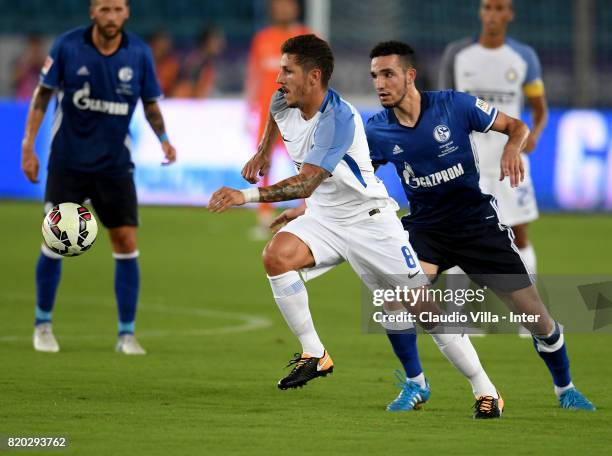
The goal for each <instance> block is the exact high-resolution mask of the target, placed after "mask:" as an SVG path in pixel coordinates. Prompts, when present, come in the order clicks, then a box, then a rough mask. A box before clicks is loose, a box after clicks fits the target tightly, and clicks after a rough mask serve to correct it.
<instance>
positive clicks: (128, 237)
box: [111, 230, 137, 253]
mask: <svg viewBox="0 0 612 456" xmlns="http://www.w3.org/2000/svg"><path fill="white" fill-rule="evenodd" d="M111 244H112V246H113V252H115V253H132V252H135V251H136V250H137V245H136V234H135V233H133V232H131V231H122V230H118V231H115V232H113V233H111Z"/></svg>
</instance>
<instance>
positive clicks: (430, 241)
mask: <svg viewBox="0 0 612 456" xmlns="http://www.w3.org/2000/svg"><path fill="white" fill-rule="evenodd" d="M406 230H407V231H408V233H409V236H410V243H411V244H412V247H413V248H414V250H415V251H416V254H417V256H418V257H419V260H421V261H425V262H427V263H431V264H434V265H437V266H438V268H439V271H438V272H439V273H441V272H443V271H445V270H447V269H449V268H452V267H453V266H459V267H460V268H461V269H463V271H464V272H465V273H466V274H467V275H468V276H470V278H471V279H472V280H473V281H474V282H476V283H477V284H479V285H480V286H485V285H486V286H487V287H490V288H493V289H495V290H498V291H504V292H510V291H516V290H522V289H523V288H526V287H528V286H530V285H531V284H532V283H533V282H532V279H531V276H530V275H529V269H528V268H527V266H526V265H525V262H524V261H523V259H522V257H521V254H520V253H519V250H518V248H517V247H516V245H515V244H514V234H513V232H512V230H511V229H510V228H509V227H508V226H506V225H502V224H498V223H483V224H481V225H478V226H470V227H469V228H463V229H461V225H458V226H457V227H452V228H449V229H445V230H431V229H429V228H425V227H416V226H414V225H408V226H407V227H406Z"/></svg>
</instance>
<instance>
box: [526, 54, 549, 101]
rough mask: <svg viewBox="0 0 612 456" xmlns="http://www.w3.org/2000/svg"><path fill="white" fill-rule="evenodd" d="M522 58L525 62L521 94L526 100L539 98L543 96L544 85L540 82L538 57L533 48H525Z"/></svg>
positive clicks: (540, 68)
mask: <svg viewBox="0 0 612 456" xmlns="http://www.w3.org/2000/svg"><path fill="white" fill-rule="evenodd" d="M522 56H523V58H524V59H525V61H526V62H527V74H526V75H525V82H524V83H523V93H524V94H525V96H526V97H528V98H530V97H541V96H543V95H544V83H543V82H542V67H541V65H540V60H539V59H538V55H537V54H536V52H535V51H534V50H533V48H531V47H529V46H525V49H524V51H523V53H522Z"/></svg>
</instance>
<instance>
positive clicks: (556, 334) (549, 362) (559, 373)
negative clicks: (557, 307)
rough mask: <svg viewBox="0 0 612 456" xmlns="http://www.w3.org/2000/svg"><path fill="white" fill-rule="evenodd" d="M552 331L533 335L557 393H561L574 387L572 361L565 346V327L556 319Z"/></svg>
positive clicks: (535, 344)
mask: <svg viewBox="0 0 612 456" xmlns="http://www.w3.org/2000/svg"><path fill="white" fill-rule="evenodd" d="M554 323H555V327H554V329H553V330H552V332H551V333H550V334H548V335H546V336H544V337H541V336H533V345H534V347H535V349H536V350H537V352H538V355H540V358H542V359H543V360H544V363H546V367H547V368H548V371H549V372H550V375H551V376H552V378H553V383H554V386H555V393H557V395H561V394H562V393H563V392H564V391H566V390H567V389H569V388H572V387H573V384H572V378H571V375H570V370H569V366H570V362H569V358H568V356H567V350H566V348H565V340H564V337H563V327H562V326H561V325H559V323H557V322H556V321H555V322H554Z"/></svg>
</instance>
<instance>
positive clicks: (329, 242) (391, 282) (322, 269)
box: [280, 210, 429, 290]
mask: <svg viewBox="0 0 612 456" xmlns="http://www.w3.org/2000/svg"><path fill="white" fill-rule="evenodd" d="M373 212H376V213H374V214H373V215H371V216H369V217H368V218H366V219H365V220H362V221H360V222H357V223H354V224H350V225H339V224H337V223H334V222H332V221H328V220H325V219H322V218H321V217H318V218H315V217H313V216H312V215H309V214H305V215H302V216H300V217H298V218H297V219H295V220H292V221H291V222H290V223H288V224H287V225H286V226H285V227H283V228H282V229H281V230H280V232H287V233H291V234H293V235H295V236H297V237H298V238H300V239H301V240H302V241H303V242H304V243H305V244H306V245H307V246H308V247H309V248H310V251H311V252H312V255H313V257H314V259H315V266H314V267H312V268H306V269H303V270H301V271H300V273H301V275H302V278H303V279H304V281H308V280H312V279H314V278H315V277H318V276H320V275H322V274H324V273H326V272H327V271H329V270H330V269H332V268H334V267H335V266H337V265H339V264H340V263H342V262H344V261H346V262H347V263H349V264H350V266H351V267H352V268H353V271H355V273H356V274H357V275H358V276H359V277H360V278H361V280H362V281H363V282H364V284H365V285H366V286H367V287H368V288H369V289H370V290H374V289H388V288H395V287H396V286H399V287H402V288H403V287H407V288H416V287H420V286H423V285H427V284H428V283H429V281H428V279H427V276H426V275H425V274H424V273H423V270H422V269H421V265H420V263H419V260H418V259H417V256H416V254H415V253H414V250H413V249H412V246H411V245H410V242H409V241H408V237H407V233H406V232H405V231H404V228H403V226H402V223H401V222H400V221H399V219H398V218H397V216H396V215H395V212H394V211H382V212H380V211H378V210H376V211H373Z"/></svg>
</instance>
